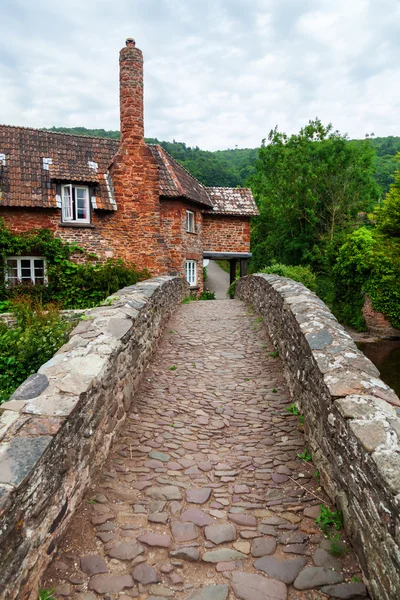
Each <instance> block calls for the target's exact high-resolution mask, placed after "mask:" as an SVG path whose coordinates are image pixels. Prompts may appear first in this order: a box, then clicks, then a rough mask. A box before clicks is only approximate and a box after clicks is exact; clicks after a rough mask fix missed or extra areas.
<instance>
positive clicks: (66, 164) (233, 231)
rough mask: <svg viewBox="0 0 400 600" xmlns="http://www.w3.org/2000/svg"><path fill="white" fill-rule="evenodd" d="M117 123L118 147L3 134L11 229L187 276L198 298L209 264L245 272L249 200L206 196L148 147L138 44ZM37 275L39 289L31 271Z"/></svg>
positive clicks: (0, 174)
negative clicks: (222, 262)
mask: <svg viewBox="0 0 400 600" xmlns="http://www.w3.org/2000/svg"><path fill="white" fill-rule="evenodd" d="M120 117H121V140H120V142H118V141H115V140H110V139H103V138H94V137H89V136H77V135H69V134H60V133H54V132H49V131H41V130H35V129H29V128H22V127H14V126H0V218H2V219H3V221H4V223H5V225H6V226H7V227H9V228H10V229H11V230H13V231H16V232H24V231H30V230H33V229H38V228H48V229H51V230H52V231H54V232H55V234H56V235H57V236H59V237H61V238H63V239H65V240H66V241H69V242H71V241H73V242H76V243H78V244H79V245H80V246H81V247H83V248H84V249H85V250H87V251H88V252H91V253H95V254H96V255H97V256H98V258H99V259H100V260H103V261H104V260H106V259H107V258H122V259H124V260H125V261H127V262H131V263H134V264H135V265H136V266H137V267H138V268H140V269H142V268H147V269H148V270H149V271H150V273H151V274H152V275H162V274H172V275H182V276H186V278H187V279H188V281H189V283H190V285H191V287H193V288H200V289H201V288H202V284H203V282H202V276H203V269H202V265H203V258H205V257H206V258H219V257H220V258H226V259H228V260H230V261H231V264H232V265H233V264H234V263H235V261H237V260H241V261H242V263H241V264H242V266H243V269H244V267H245V262H246V261H247V259H248V258H249V257H250V256H251V255H250V218H251V217H252V216H255V215H257V214H258V212H257V208H256V205H255V202H254V198H253V196H252V193H251V191H250V190H248V189H230V188H206V187H204V186H203V185H202V184H201V183H200V182H199V181H197V180H196V179H195V178H194V177H192V176H191V175H190V174H189V173H188V172H187V171H186V170H185V169H184V168H183V167H182V166H181V165H179V164H178V163H177V162H176V161H175V160H174V159H173V158H172V157H171V156H169V154H168V153H167V152H166V151H165V150H164V149H163V148H162V147H161V146H158V145H149V144H147V143H146V142H145V139H144V119H143V56H142V53H141V51H140V50H139V49H138V48H136V46H135V42H134V41H133V40H132V39H128V40H127V42H126V47H124V48H123V49H122V50H121V52H120ZM27 259H29V257H27ZM17 262H18V276H19V274H20V272H21V264H20V263H21V261H20V260H19V261H17ZM17 262H15V260H14V264H13V268H15V277H17ZM25 269H28V270H29V268H28V263H27V262H25ZM31 269H32V280H33V281H34V277H35V276H34V266H33V262H32V266H31ZM27 272H28V271H25V273H27Z"/></svg>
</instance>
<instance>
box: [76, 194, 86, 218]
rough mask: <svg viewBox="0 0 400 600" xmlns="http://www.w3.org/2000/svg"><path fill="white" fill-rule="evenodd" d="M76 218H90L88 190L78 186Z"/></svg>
mask: <svg viewBox="0 0 400 600" xmlns="http://www.w3.org/2000/svg"><path fill="white" fill-rule="evenodd" d="M75 194H76V218H77V219H87V218H88V202H87V190H86V189H84V188H76V189H75Z"/></svg>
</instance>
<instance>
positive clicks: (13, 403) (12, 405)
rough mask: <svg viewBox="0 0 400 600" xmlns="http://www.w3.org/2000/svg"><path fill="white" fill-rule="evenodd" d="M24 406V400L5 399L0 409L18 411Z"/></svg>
mask: <svg viewBox="0 0 400 600" xmlns="http://www.w3.org/2000/svg"><path fill="white" fill-rule="evenodd" d="M46 379H47V377H46ZM25 406H26V400H7V402H3V404H2V405H1V410H2V411H3V410H11V411H13V412H17V413H19V412H20V411H21V410H22V409H23V408H24V407H25Z"/></svg>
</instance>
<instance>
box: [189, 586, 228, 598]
mask: <svg viewBox="0 0 400 600" xmlns="http://www.w3.org/2000/svg"><path fill="white" fill-rule="evenodd" d="M228 594H229V587H228V586H227V585H207V586H206V587H203V588H201V589H199V590H195V591H194V592H191V593H190V594H189V596H186V598H185V600H226V599H227V597H228Z"/></svg>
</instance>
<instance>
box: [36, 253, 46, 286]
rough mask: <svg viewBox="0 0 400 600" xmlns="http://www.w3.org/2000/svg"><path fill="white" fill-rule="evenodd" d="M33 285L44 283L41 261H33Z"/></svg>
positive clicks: (42, 263)
mask: <svg viewBox="0 0 400 600" xmlns="http://www.w3.org/2000/svg"><path fill="white" fill-rule="evenodd" d="M34 263H35V277H34V281H35V283H43V282H44V262H43V260H42V259H38V258H36V259H35V261H34Z"/></svg>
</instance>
